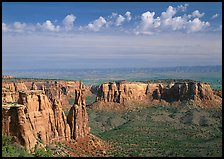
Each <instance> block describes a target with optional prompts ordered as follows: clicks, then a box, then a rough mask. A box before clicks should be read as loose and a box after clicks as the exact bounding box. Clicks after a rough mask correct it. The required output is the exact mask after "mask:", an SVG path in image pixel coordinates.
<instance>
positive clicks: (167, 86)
mask: <svg viewBox="0 0 224 159" xmlns="http://www.w3.org/2000/svg"><path fill="white" fill-rule="evenodd" d="M216 94H217V93H214V92H213V90H212V89H211V87H210V85H209V84H208V83H202V82H171V83H165V82H164V83H156V82H153V83H143V82H127V81H120V82H109V83H103V84H101V85H100V87H99V88H98V90H97V98H96V102H98V103H100V102H101V103H102V102H104V103H112V102H113V103H119V104H123V105H129V104H131V103H136V101H137V103H139V104H153V103H155V102H157V103H158V101H162V102H167V103H173V102H182V101H190V100H192V101H197V102H198V101H199V102H198V103H197V104H199V106H202V105H205V106H209V104H210V105H211V106H213V105H220V104H221V101H222V99H221V98H220V96H217V95H216Z"/></svg>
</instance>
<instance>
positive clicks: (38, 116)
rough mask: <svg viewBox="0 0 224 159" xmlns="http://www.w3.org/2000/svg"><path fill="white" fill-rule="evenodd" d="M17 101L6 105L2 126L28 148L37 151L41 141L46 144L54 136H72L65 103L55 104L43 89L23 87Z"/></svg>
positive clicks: (3, 110)
mask: <svg viewBox="0 0 224 159" xmlns="http://www.w3.org/2000/svg"><path fill="white" fill-rule="evenodd" d="M18 103H19V105H18V104H16V105H9V104H8V105H4V106H3V107H2V116H3V118H2V124H3V127H2V130H3V133H5V134H6V135H10V136H13V137H14V138H15V140H16V141H17V142H18V143H20V144H21V145H22V146H24V147H25V148H26V149H27V150H31V151H33V150H34V148H35V145H36V144H37V143H41V144H43V145H46V144H47V143H49V142H50V141H51V140H52V139H54V138H57V137H62V138H64V139H68V138H70V129H69V126H68V124H67V122H66V117H65V115H64V113H63V111H62V109H61V105H60V104H59V103H58V102H57V101H55V103H54V106H52V105H51V103H50V101H49V99H48V97H47V96H46V95H45V94H44V93H43V91H41V90H33V91H20V92H19V100H18Z"/></svg>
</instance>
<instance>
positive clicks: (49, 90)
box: [2, 80, 91, 110]
mask: <svg viewBox="0 0 224 159" xmlns="http://www.w3.org/2000/svg"><path fill="white" fill-rule="evenodd" d="M79 86H80V81H63V80H14V81H3V82H2V101H3V102H5V103H6V102H11V103H13V102H18V99H19V91H22V90H43V91H44V92H45V94H46V95H47V96H48V98H49V99H50V102H51V103H52V104H53V101H54V99H59V100H60V102H61V104H62V106H63V109H64V110H69V109H70V107H71V105H70V104H69V99H72V98H73V99H74V95H75V90H76V89H78V88H79ZM84 88H85V90H86V94H87V95H90V94H91V92H90V88H89V87H88V86H84Z"/></svg>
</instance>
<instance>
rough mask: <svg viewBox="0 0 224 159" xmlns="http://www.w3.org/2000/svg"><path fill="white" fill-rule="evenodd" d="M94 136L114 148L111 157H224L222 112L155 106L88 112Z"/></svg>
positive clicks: (195, 108) (188, 107)
mask: <svg viewBox="0 0 224 159" xmlns="http://www.w3.org/2000/svg"><path fill="white" fill-rule="evenodd" d="M88 114H89V124H90V127H91V132H92V133H93V134H94V135H96V136H98V137H99V138H101V139H103V140H106V141H108V142H110V143H112V144H113V145H114V147H113V149H111V150H110V151H109V152H107V154H108V155H109V156H135V157H137V156H149V157H153V156H156V157H159V156H179V157H182V156H183V157H206V156H212V157H213V156H214V157H215V156H217V157H221V156H222V111H221V109H220V108H217V109H201V108H198V107H194V106H180V107H178V108H177V107H171V106H166V107H164V106H151V107H143V108H140V107H139V108H135V110H131V111H128V112H125V111H123V112H122V111H120V112H111V111H102V110H101V111H99V110H98V111H97V110H92V109H90V108H89V109H88Z"/></svg>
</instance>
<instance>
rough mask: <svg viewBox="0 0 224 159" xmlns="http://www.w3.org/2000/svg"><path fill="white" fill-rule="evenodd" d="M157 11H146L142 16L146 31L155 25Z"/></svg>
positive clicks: (143, 26) (143, 28)
mask: <svg viewBox="0 0 224 159" xmlns="http://www.w3.org/2000/svg"><path fill="white" fill-rule="evenodd" d="M154 15H155V12H149V11H147V12H145V13H143V14H142V16H141V23H142V30H143V31H146V30H148V29H149V28H151V27H153V22H154V18H153V17H154Z"/></svg>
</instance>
